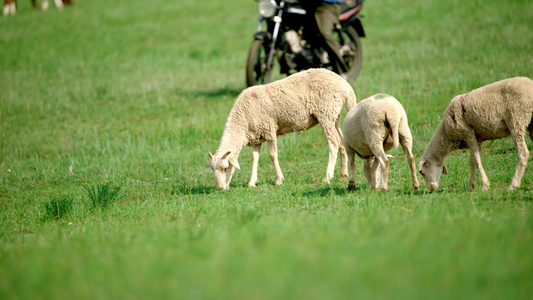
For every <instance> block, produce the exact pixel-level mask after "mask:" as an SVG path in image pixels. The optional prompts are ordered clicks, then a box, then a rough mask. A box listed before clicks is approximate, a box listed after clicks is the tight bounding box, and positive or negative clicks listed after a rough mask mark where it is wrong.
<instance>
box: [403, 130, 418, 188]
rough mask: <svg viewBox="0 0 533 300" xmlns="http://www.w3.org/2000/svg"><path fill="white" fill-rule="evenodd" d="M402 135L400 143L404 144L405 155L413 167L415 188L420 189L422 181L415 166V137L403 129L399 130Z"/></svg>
mask: <svg viewBox="0 0 533 300" xmlns="http://www.w3.org/2000/svg"><path fill="white" fill-rule="evenodd" d="M399 135H400V144H401V145H402V148H403V152H404V153H405V156H406V157H407V164H408V165H409V168H410V169H411V182H412V183H413V188H414V189H415V190H418V189H419V188H420V183H419V182H418V178H417V176H416V166H415V156H414V155H413V150H412V149H413V139H412V137H411V133H410V132H409V133H407V132H403V131H402V130H399Z"/></svg>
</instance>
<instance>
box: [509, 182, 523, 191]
mask: <svg viewBox="0 0 533 300" xmlns="http://www.w3.org/2000/svg"><path fill="white" fill-rule="evenodd" d="M519 187H520V186H515V185H512V184H511V185H510V186H509V189H508V190H509V191H514V190H516V189H517V188H519Z"/></svg>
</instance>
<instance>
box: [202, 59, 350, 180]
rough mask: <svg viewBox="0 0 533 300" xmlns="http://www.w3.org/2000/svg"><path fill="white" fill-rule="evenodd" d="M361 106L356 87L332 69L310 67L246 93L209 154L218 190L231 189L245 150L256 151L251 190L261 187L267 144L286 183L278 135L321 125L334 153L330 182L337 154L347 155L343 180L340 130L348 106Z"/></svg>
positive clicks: (345, 172) (255, 87)
mask: <svg viewBox="0 0 533 300" xmlns="http://www.w3.org/2000/svg"><path fill="white" fill-rule="evenodd" d="M355 105H356V98H355V94H354V91H353V89H352V87H351V86H350V85H349V84H348V83H347V82H346V80H344V79H342V78H341V77H340V76H339V75H337V74H335V73H333V72H331V71H328V70H326V69H310V70H307V71H304V72H300V73H296V74H294V75H291V76H289V77H287V78H284V79H281V80H278V81H275V82H272V83H270V84H267V85H260V86H253V87H249V88H247V89H245V90H244V91H243V92H242V93H241V94H240V95H239V97H238V98H237V100H236V101H235V104H234V105H233V108H232V110H231V112H230V114H229V116H228V120H227V122H226V127H225V128H224V133H223V134H222V139H221V141H220V146H219V147H218V150H217V151H216V152H215V154H211V153H209V157H210V162H209V166H210V168H211V169H212V170H213V172H214V174H215V183H216V187H217V188H218V189H228V188H229V184H230V181H231V177H232V176H233V172H234V171H235V169H240V167H239V163H238V161H237V160H238V158H239V153H240V152H241V150H242V148H243V147H244V146H245V145H247V146H250V147H253V153H252V176H251V178H250V182H249V183H248V186H249V187H255V185H256V183H257V166H258V163H259V152H260V150H261V144H262V143H263V142H264V141H267V142H268V146H269V151H270V158H271V159H272V162H273V164H274V168H275V170H276V185H280V184H281V183H282V182H283V179H284V177H283V174H282V172H281V168H280V167H279V162H278V150H277V148H278V146H277V137H278V136H280V135H284V134H287V133H290V132H297V133H299V132H302V131H304V130H307V129H309V128H311V127H313V126H315V125H316V124H318V123H320V125H321V126H322V130H323V131H324V135H325V137H326V141H327V144H328V149H329V160H328V166H327V171H326V178H325V179H324V180H325V181H326V182H329V181H330V180H331V178H333V170H334V168H335V163H336V160H337V151H339V149H340V153H341V178H344V177H347V176H348V167H347V162H346V151H345V150H344V146H343V142H342V140H343V136H342V132H341V128H340V125H339V124H340V115H341V111H342V107H343V106H346V108H347V109H348V110H350V109H351V108H352V107H354V106H355Z"/></svg>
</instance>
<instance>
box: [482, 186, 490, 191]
mask: <svg viewBox="0 0 533 300" xmlns="http://www.w3.org/2000/svg"><path fill="white" fill-rule="evenodd" d="M489 187H490V185H489V184H487V185H485V184H484V185H483V187H481V190H482V191H483V192H484V191H488V190H489Z"/></svg>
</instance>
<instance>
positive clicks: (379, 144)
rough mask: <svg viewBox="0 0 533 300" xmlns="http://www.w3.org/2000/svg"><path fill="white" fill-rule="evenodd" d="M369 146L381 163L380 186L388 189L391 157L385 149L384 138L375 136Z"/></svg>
mask: <svg viewBox="0 0 533 300" xmlns="http://www.w3.org/2000/svg"><path fill="white" fill-rule="evenodd" d="M368 147H369V148H370V150H371V151H372V153H374V155H375V156H376V159H377V161H378V162H379V165H380V183H379V187H380V188H382V189H384V190H387V189H388V186H387V182H388V180H389V158H388V157H387V154H386V153H385V150H384V149H383V139H380V138H378V136H373V137H372V138H371V140H370V142H369V143H368Z"/></svg>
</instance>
